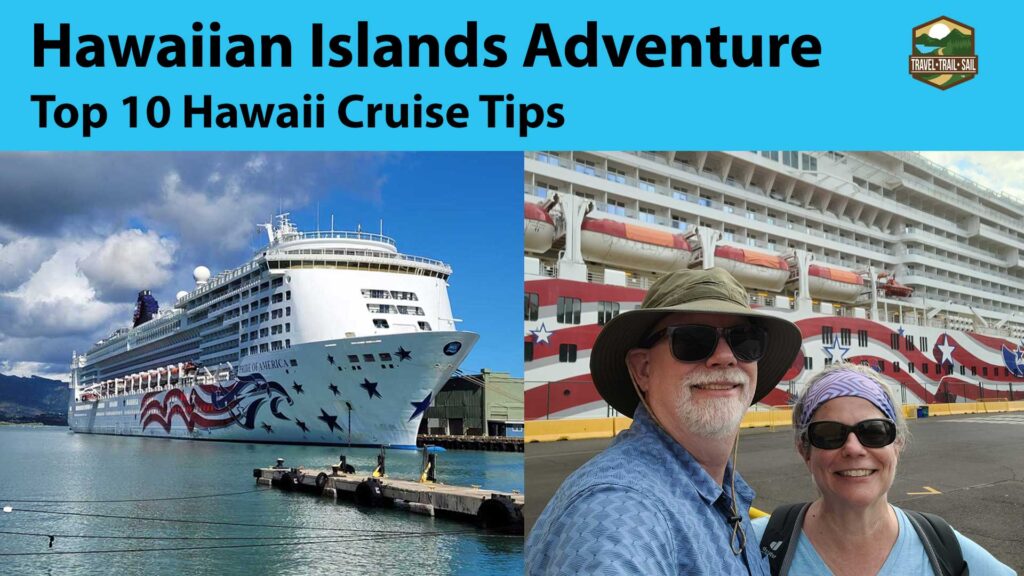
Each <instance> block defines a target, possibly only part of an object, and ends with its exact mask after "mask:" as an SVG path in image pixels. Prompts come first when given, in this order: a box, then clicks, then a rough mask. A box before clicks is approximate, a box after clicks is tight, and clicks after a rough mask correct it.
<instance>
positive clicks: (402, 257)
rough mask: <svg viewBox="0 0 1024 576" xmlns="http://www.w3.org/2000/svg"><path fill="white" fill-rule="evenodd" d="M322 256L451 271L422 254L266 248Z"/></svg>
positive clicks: (272, 253) (270, 252) (274, 252)
mask: <svg viewBox="0 0 1024 576" xmlns="http://www.w3.org/2000/svg"><path fill="white" fill-rule="evenodd" d="M280 255H285V256H289V257H290V256H323V257H325V259H326V258H327V257H331V258H332V259H338V258H339V257H348V258H351V257H355V258H371V259H384V260H398V261H401V262H413V263H416V264H426V265H428V266H434V267H436V268H440V269H442V270H446V271H448V272H451V267H449V266H448V265H447V264H445V263H444V262H442V261H440V260H434V259H432V258H423V257H422V256H411V255H409V254H402V253H394V252H380V251H374V250H331V249H326V250H325V249H316V248H310V249H302V250H286V249H275V250H268V251H267V256H280ZM298 259H302V260H308V258H296V260H298Z"/></svg>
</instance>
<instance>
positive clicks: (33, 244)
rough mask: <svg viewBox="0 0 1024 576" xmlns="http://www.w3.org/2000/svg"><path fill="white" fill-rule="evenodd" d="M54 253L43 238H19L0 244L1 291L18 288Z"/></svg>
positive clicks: (49, 244)
mask: <svg viewBox="0 0 1024 576" xmlns="http://www.w3.org/2000/svg"><path fill="white" fill-rule="evenodd" d="M52 253H53V246H52V244H51V243H50V242H48V241H46V240H43V239H41V238H30V237H25V238H17V239H14V240H12V241H10V242H8V243H7V244H0V290H10V289H14V288H17V287H18V286H19V285H20V284H21V283H22V282H24V281H25V278H26V277H27V276H29V275H30V274H32V273H34V272H35V271H36V270H38V269H39V266H40V265H42V263H43V262H44V261H45V260H46V259H47V258H49V257H50V255H52Z"/></svg>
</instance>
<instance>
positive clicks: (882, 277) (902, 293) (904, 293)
mask: <svg viewBox="0 0 1024 576" xmlns="http://www.w3.org/2000/svg"><path fill="white" fill-rule="evenodd" d="M878 288H879V289H880V290H881V291H882V293H883V294H885V295H886V296H895V297H898V298H909V297H910V296H913V295H914V289H913V288H911V287H910V286H906V285H904V284H900V283H899V282H897V281H896V278H894V277H893V276H892V274H891V273H889V272H883V273H881V274H879V275H878Z"/></svg>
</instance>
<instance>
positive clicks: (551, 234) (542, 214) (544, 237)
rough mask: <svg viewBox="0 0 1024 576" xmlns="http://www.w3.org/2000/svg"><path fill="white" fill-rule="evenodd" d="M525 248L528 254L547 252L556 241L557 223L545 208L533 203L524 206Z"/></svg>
mask: <svg viewBox="0 0 1024 576" xmlns="http://www.w3.org/2000/svg"><path fill="white" fill-rule="evenodd" d="M524 212H525V219H524V220H523V247H524V248H525V249H526V251H527V252H547V251H548V250H550V249H551V244H552V243H554V241H555V222H554V220H552V219H551V215H550V214H548V213H547V211H545V210H544V209H543V208H541V207H540V206H538V205H537V204H533V203H532V202H526V203H525V206H524Z"/></svg>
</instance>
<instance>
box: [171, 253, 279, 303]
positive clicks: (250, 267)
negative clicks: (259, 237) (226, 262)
mask: <svg viewBox="0 0 1024 576" xmlns="http://www.w3.org/2000/svg"><path fill="white" fill-rule="evenodd" d="M262 265H263V260H262V259H258V260H253V261H252V262H249V263H247V264H245V265H244V266H242V267H240V268H234V269H231V270H225V271H224V272H221V273H220V274H217V275H216V276H214V277H213V278H211V279H210V281H209V282H207V283H206V284H204V285H203V286H200V287H198V288H196V289H194V290H192V291H191V292H189V293H188V294H186V295H185V296H184V297H183V298H182V299H181V300H178V302H181V301H182V300H190V299H192V298H196V297H198V296H201V295H203V294H206V293H207V292H209V291H210V290H213V289H214V288H220V287H221V286H223V285H224V284H227V283H228V282H231V281H233V280H235V279H237V278H239V277H240V276H244V275H246V274H248V273H250V272H252V271H254V270H258V269H260V267H261V266H262Z"/></svg>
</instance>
